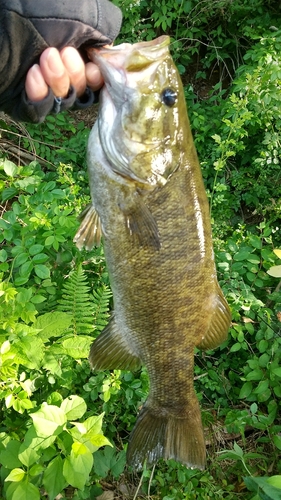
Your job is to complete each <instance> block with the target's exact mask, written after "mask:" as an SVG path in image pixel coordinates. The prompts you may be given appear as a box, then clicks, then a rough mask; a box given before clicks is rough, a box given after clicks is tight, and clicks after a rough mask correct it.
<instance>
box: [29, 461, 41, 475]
mask: <svg viewBox="0 0 281 500" xmlns="http://www.w3.org/2000/svg"><path fill="white" fill-rule="evenodd" d="M43 470H44V467H43V465H40V464H35V465H33V466H32V467H31V469H30V470H29V474H30V476H31V477H36V476H39V474H41V473H42V472H43Z"/></svg>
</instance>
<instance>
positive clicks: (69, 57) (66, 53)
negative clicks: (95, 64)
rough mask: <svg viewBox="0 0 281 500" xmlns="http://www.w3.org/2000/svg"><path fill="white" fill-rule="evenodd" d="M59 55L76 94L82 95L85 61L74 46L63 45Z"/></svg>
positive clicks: (84, 80)
mask: <svg viewBox="0 0 281 500" xmlns="http://www.w3.org/2000/svg"><path fill="white" fill-rule="evenodd" d="M60 56H61V60H62V62H63V64H64V67H65V69H66V71H67V73H68V76H69V80H70V83H71V85H73V87H74V88H75V90H76V94H77V95H78V96H80V95H82V94H83V93H84V91H85V88H86V75H85V63H84V61H83V59H82V57H81V56H80V54H79V52H78V51H77V50H76V49H74V47H65V48H64V49H62V50H61V52H60Z"/></svg>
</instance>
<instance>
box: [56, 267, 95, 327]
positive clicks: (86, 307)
mask: <svg viewBox="0 0 281 500" xmlns="http://www.w3.org/2000/svg"><path fill="white" fill-rule="evenodd" d="M58 303H59V306H58V310H59V311H64V312H67V313H69V314H71V316H72V326H71V330H72V333H74V334H75V335H79V334H84V335H85V334H87V333H92V332H93V330H94V317H93V314H94V305H93V301H92V296H91V293H90V287H89V285H88V284H87V277H86V274H85V272H84V271H83V269H82V266H81V264H80V265H79V266H78V267H77V269H75V270H74V271H72V272H71V273H70V274H69V276H68V278H67V281H66V282H65V283H64V285H63V288H62V298H61V299H60V300H59V301H58Z"/></svg>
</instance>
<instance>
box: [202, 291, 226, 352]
mask: <svg viewBox="0 0 281 500" xmlns="http://www.w3.org/2000/svg"><path fill="white" fill-rule="evenodd" d="M230 322H231V314H230V309H229V307H228V304H227V302H226V300H225V298H224V296H223V293H222V291H221V289H220V288H219V287H218V291H217V296H216V306H215V308H214V313H213V316H212V320H211V324H210V327H209V329H208V331H207V333H206V334H205V335H204V338H203V339H202V340H201V342H200V343H199V344H197V346H196V347H198V348H199V349H202V350H203V351H205V350H208V349H215V348H216V347H218V346H219V345H220V344H222V342H224V341H225V340H226V339H227V333H228V330H229V326H230Z"/></svg>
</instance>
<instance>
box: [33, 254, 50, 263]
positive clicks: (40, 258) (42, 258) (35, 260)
mask: <svg viewBox="0 0 281 500" xmlns="http://www.w3.org/2000/svg"><path fill="white" fill-rule="evenodd" d="M48 259H49V256H48V255H47V254H45V253H37V254H36V255H34V257H32V262H33V263H34V264H43V262H46V261H47V260H48Z"/></svg>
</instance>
